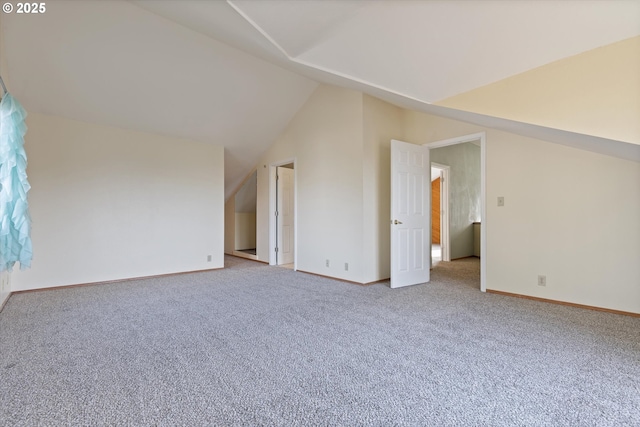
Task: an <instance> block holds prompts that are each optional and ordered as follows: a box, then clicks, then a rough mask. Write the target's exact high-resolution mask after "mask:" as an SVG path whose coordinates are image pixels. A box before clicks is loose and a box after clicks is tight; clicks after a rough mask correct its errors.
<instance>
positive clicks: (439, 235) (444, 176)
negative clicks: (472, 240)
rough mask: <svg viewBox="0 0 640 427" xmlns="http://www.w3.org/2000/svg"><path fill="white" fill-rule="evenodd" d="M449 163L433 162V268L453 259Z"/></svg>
mask: <svg viewBox="0 0 640 427" xmlns="http://www.w3.org/2000/svg"><path fill="white" fill-rule="evenodd" d="M450 172H451V169H450V167H449V166H447V165H443V164H440V163H436V162H431V268H433V267H434V266H435V265H436V264H437V263H438V262H440V261H451V256H450V252H449V180H450Z"/></svg>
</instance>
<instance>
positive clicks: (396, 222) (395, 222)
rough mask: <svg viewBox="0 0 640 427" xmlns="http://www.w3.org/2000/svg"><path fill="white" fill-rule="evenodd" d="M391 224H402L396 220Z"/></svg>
mask: <svg viewBox="0 0 640 427" xmlns="http://www.w3.org/2000/svg"><path fill="white" fill-rule="evenodd" d="M393 223H394V224H395V225H398V224H402V222H401V221H398V220H397V219H394V220H393Z"/></svg>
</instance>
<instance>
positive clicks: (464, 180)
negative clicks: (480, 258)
mask: <svg viewBox="0 0 640 427" xmlns="http://www.w3.org/2000/svg"><path fill="white" fill-rule="evenodd" d="M429 155H430V156H431V161H432V162H435V163H439V164H442V165H447V166H450V171H451V173H450V176H449V209H448V212H449V241H450V250H451V259H456V258H464V257H468V256H473V253H474V250H473V243H474V238H473V223H474V222H476V221H480V219H481V211H480V207H481V205H480V193H481V192H480V147H479V146H477V145H475V144H472V143H470V142H467V143H464V144H455V145H448V146H446V147H440V148H434V149H432V150H431V151H430V153H429Z"/></svg>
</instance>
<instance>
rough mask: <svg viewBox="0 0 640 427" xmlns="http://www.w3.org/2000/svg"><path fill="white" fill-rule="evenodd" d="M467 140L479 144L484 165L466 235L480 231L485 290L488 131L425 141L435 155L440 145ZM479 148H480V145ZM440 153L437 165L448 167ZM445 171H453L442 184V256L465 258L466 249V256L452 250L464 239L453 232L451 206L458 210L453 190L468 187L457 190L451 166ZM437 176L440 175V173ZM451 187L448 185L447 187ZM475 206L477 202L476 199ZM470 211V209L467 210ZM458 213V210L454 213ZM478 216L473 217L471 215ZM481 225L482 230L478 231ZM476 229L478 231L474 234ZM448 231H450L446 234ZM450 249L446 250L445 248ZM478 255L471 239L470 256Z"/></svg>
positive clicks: (481, 265) (462, 190) (481, 272)
mask: <svg viewBox="0 0 640 427" xmlns="http://www.w3.org/2000/svg"><path fill="white" fill-rule="evenodd" d="M466 143H472V144H473V145H475V146H476V147H479V151H480V162H479V163H480V164H479V169H480V171H479V172H480V176H479V197H477V198H474V200H476V202H475V205H474V206H473V208H472V209H469V208H464V212H463V215H467V216H468V218H469V220H468V221H467V222H468V223H467V224H465V225H464V228H465V234H464V235H465V236H467V237H466V238H467V239H468V238H469V235H470V236H471V237H470V238H471V239H473V238H474V236H477V235H478V234H479V239H477V237H475V238H476V239H477V240H479V245H478V246H479V252H478V255H479V256H480V290H481V291H482V292H485V291H486V254H487V252H486V247H487V246H486V237H487V233H486V220H485V219H486V191H485V182H486V167H485V165H486V134H485V132H480V133H477V134H471V135H465V136H461V137H457V138H451V139H447V140H443V141H437V142H434V143H431V144H425V146H426V147H428V148H429V151H430V153H431V154H434V153H435V151H434V150H437V149H439V148H443V147H449V146H453V145H458V144H466ZM476 149H477V148H476ZM437 158H438V157H437V156H434V157H433V158H431V156H430V159H432V160H433V161H434V162H437V163H438V164H436V165H435V166H436V167H437V166H441V167H442V166H445V164H446V162H438V160H437ZM441 170H445V171H446V170H449V172H448V174H449V177H447V176H445V177H444V181H442V179H441V184H440V190H441V197H440V205H441V206H443V205H444V206H443V209H442V210H441V215H440V218H441V224H440V242H441V245H442V246H443V252H442V259H443V260H444V259H445V252H446V256H447V258H446V259H448V260H451V259H455V258H456V257H461V256H467V255H464V254H465V252H464V251H463V252H462V253H463V255H456V253H457V252H456V253H452V245H451V243H452V240H454V239H455V241H456V242H458V239H460V238H461V237H460V235H458V234H456V236H455V238H454V237H452V236H451V232H450V227H451V209H454V207H452V199H451V197H452V195H451V193H452V192H453V193H456V194H458V193H459V192H466V191H468V189H467V188H464V186H462V187H461V188H459V189H457V190H455V191H454V190H453V189H452V188H451V186H450V183H451V180H452V178H451V176H450V175H451V174H452V172H451V169H450V168H449V169H447V168H446V167H445V168H444V169H441ZM436 178H437V176H436ZM444 187H447V188H444ZM429 191H431V187H430V188H429ZM456 194H454V196H456ZM444 197H449V199H448V200H447V201H446V203H445V202H444V200H443V198H444ZM472 205H473V202H472ZM447 207H450V209H447ZM455 209H456V210H457V211H459V210H461V209H463V208H460V207H456V208H455ZM467 210H468V211H467ZM454 213H455V212H454ZM457 213H458V214H460V212H457ZM472 216H473V217H474V218H473V219H472V218H471V217H472ZM444 219H447V221H448V223H447V226H446V227H445V224H444V221H443V220H444ZM478 228H479V233H478V232H477V231H476V230H477V229H478ZM474 231H475V233H474ZM445 233H446V234H447V235H446V236H445ZM445 248H446V251H445ZM475 254H476V249H475V245H474V242H473V241H472V242H471V253H470V254H469V255H468V256H474V255H475ZM431 256H433V254H431ZM432 265H433V259H432Z"/></svg>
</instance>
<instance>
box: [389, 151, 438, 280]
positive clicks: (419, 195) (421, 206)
mask: <svg viewBox="0 0 640 427" xmlns="http://www.w3.org/2000/svg"><path fill="white" fill-rule="evenodd" d="M429 165H430V163H429V150H428V149H426V148H425V147H423V146H420V145H415V144H409V143H406V142H402V141H396V140H393V141H391V287H392V288H398V287H402V286H409V285H415V284H418V283H425V282H428V281H429V261H428V258H427V256H428V254H429V248H430V242H429V241H430V229H429V227H430V224H431V218H430V214H431V206H430V205H431V204H430V199H429V197H428V196H429V195H428V191H429V189H430V187H429V186H428V183H429V182H430V181H431V170H430V166H429Z"/></svg>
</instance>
